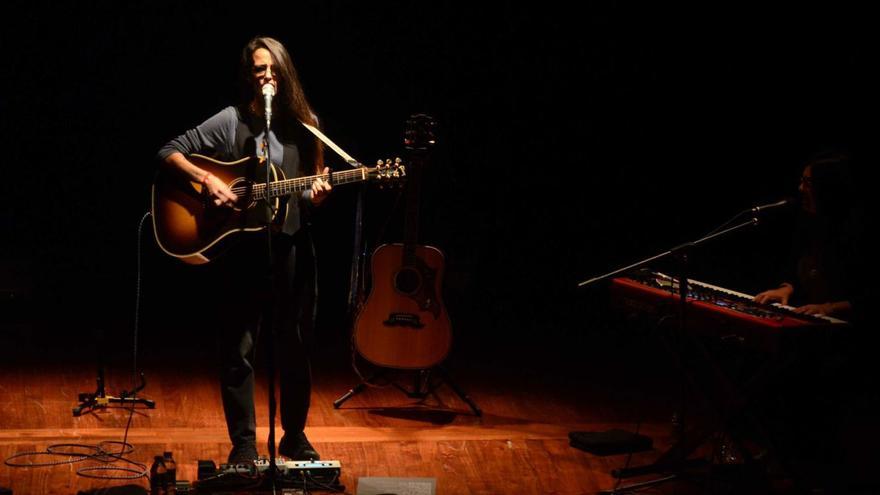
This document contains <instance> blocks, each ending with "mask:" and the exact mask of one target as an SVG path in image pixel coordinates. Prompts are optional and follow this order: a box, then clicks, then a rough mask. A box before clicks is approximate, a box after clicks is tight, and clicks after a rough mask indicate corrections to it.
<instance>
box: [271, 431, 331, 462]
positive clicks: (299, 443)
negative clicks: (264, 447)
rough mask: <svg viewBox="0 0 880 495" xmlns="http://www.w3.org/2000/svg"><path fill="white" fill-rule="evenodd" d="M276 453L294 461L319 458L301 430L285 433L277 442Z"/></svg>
mask: <svg viewBox="0 0 880 495" xmlns="http://www.w3.org/2000/svg"><path fill="white" fill-rule="evenodd" d="M278 453H279V454H281V455H283V456H284V457H287V458H288V459H292V460H294V461H307V460H313V461H317V460H318V459H320V458H321V456H319V455H318V451H316V450H315V448H314V447H312V444H311V443H309V439H308V438H306V434H305V433H303V432H299V433H292V434H288V433H285V434H284V436H283V437H281V442H280V443H279V444H278Z"/></svg>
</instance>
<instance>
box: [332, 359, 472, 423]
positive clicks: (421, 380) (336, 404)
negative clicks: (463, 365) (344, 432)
mask: <svg viewBox="0 0 880 495" xmlns="http://www.w3.org/2000/svg"><path fill="white" fill-rule="evenodd" d="M414 371H416V375H415V377H414V382H413V388H412V390H408V389H406V388H404V387H403V386H401V385H400V384H398V383H397V382H391V384H392V385H394V387H395V388H397V389H398V390H400V391H401V392H403V393H404V394H405V395H406V396H407V397H409V398H411V399H425V398H427V397H428V396H429V395H431V394H433V393H434V392H435V391H436V390H437V388H438V387H439V385H438V384H437V383H436V382H434V381H433V380H431V377H432V374H437V375H439V376H440V382H441V384H442V383H446V384H447V385H449V388H451V389H452V390H453V392H455V394H456V395H457V396H458V398H459V399H461V400H462V401H464V402H465V403H466V404H467V405H468V406H469V407H470V408H471V410H472V411H473V412H474V415H475V416H477V417H481V416H482V415H483V411H482V410H480V408H479V406H477V403H476V402H474V401H473V399H471V398H470V396H468V394H467V393H466V392H465V391H464V390H463V389H462V388H461V387H459V386H458V384H457V383H455V381H454V380H453V379H452V377H451V376H449V373H448V372H447V371H446V370H445V369H443V367H442V366H434V367H433V368H428V369H422V370H414ZM385 373H386V370H385V369H382V370H379V371H377V372H376V373H374V374H373V375H372V376H370V377H369V378H367V379H366V380H364V381H362V382H361V383H359V384H357V385H356V386H355V387H354V388H352V389H350V390H349V391H348V392H346V393H345V394H343V395H342V396H341V397H339V398H338V399H336V400H335V401H333V408H334V409H339V408H340V407H341V406H342V404H343V403H345V401H347V400H348V399H351V398H352V397H354V396H355V395H357V394H359V393H361V392H363V391H364V389H365V388H366V387H367V383H368V382H371V381H373V380H374V379H376V378H379V377H380V376H382V375H384V374H385Z"/></svg>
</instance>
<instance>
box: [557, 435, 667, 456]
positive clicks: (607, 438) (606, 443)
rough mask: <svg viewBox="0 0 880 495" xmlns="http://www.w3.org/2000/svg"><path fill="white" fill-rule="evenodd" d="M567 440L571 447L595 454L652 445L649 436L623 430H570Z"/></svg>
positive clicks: (640, 450) (625, 451)
mask: <svg viewBox="0 0 880 495" xmlns="http://www.w3.org/2000/svg"><path fill="white" fill-rule="evenodd" d="M568 440H569V445H571V446H572V447H574V448H576V449H580V450H583V451H586V452H589V453H591V454H596V455H614V454H629V453H631V452H642V451H645V450H651V448H652V447H653V445H654V442H653V441H652V440H651V438H650V437H646V436H645V435H639V434H638V433H632V432H629V431H624V430H607V431H572V432H569V433H568Z"/></svg>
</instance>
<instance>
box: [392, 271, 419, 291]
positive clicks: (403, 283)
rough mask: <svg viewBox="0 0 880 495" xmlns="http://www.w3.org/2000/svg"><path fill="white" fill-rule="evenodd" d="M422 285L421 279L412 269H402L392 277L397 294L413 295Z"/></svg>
mask: <svg viewBox="0 0 880 495" xmlns="http://www.w3.org/2000/svg"><path fill="white" fill-rule="evenodd" d="M421 285H422V277H421V275H419V272H418V271H416V270H415V269H413V268H402V269H401V270H400V271H399V272H397V273H396V274H395V275H394V288H395V289H397V291H398V292H401V293H403V294H407V295H413V294H415V293H416V292H418V291H419V287H421Z"/></svg>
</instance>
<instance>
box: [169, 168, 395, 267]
mask: <svg viewBox="0 0 880 495" xmlns="http://www.w3.org/2000/svg"><path fill="white" fill-rule="evenodd" d="M187 158H188V159H189V160H190V161H191V162H193V163H194V164H195V165H197V166H198V167H200V168H202V169H203V170H205V171H207V172H210V173H211V174H213V175H214V176H215V177H218V178H219V179H220V180H222V181H224V182H226V184H227V185H228V186H229V188H230V189H232V191H233V192H234V193H235V194H236V195H237V196H238V203H237V204H236V205H235V206H234V207H233V208H230V207H227V206H214V205H213V203H212V202H210V201H208V198H207V195H206V194H205V191H203V189H202V188H203V186H202V184H199V183H196V182H191V181H183V180H181V179H180V177H177V176H175V174H174V173H173V172H171V171H170V170H164V169H163V170H161V171H160V172H159V174H158V175H157V176H156V180H155V182H154V183H153V193H152V214H153V215H152V216H153V229H154V232H155V234H156V240H157V241H158V244H159V247H160V248H161V249H162V251H164V252H165V253H167V254H168V255H170V256H173V257H175V258H178V259H180V260H182V261H184V262H186V263H189V264H195V265H198V264H203V263H207V262H209V261H211V260H213V259H215V258H216V257H217V256H219V255H220V254H221V253H223V252H224V251H226V250H227V249H228V248H229V246H230V245H231V244H232V243H234V242H235V240H236V239H237V237H239V236H238V234H241V233H245V232H258V231H260V230H264V229H266V228H267V225H273V226H276V227H280V226H281V225H282V224H283V223H284V216H285V214H286V212H287V207H286V204H287V203H286V201H287V198H288V197H290V196H291V195H294V194H297V193H301V192H302V191H304V190H306V189H308V188H310V187H312V183H313V182H314V181H315V180H317V179H318V178H319V177H320V178H322V179H323V180H325V181H328V182H330V183H331V184H332V185H334V186H336V185H340V184H352V183H358V182H363V181H367V180H372V179H378V180H381V181H392V180H395V179H397V178H399V177H402V176H403V175H405V168H404V167H403V165H402V163H401V162H400V160H399V159H397V160H395V161H393V162H392V161H391V160H386V161H384V162H381V161H380V162H379V163H378V164H377V165H376V166H375V167H359V168H353V169H350V170H342V171H339V172H331V173H329V174H323V175H312V176H308V177H295V178H292V179H287V178H285V177H284V173H283V172H282V171H281V169H280V168H279V167H276V166H274V165H272V166H271V167H270V169H269V173H270V179H271V181H270V183H269V187H268V189H267V187H266V183H265V182H262V181H260V180H259V179H253V178H256V177H265V174H266V172H265V168H264V167H265V165H264V160H262V159H259V158H257V157H249V158H242V159H241V160H238V161H234V162H223V161H219V160H214V159H212V158H209V157H206V156H202V155H196V154H194V155H190V156H188V157H187ZM266 201H269V202H270V204H271V205H272V209H271V213H270V209H269V208H266V207H265V205H266ZM270 215H271V217H272V218H271V219H270V218H268V217H269V216H270ZM268 220H271V221H268Z"/></svg>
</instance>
